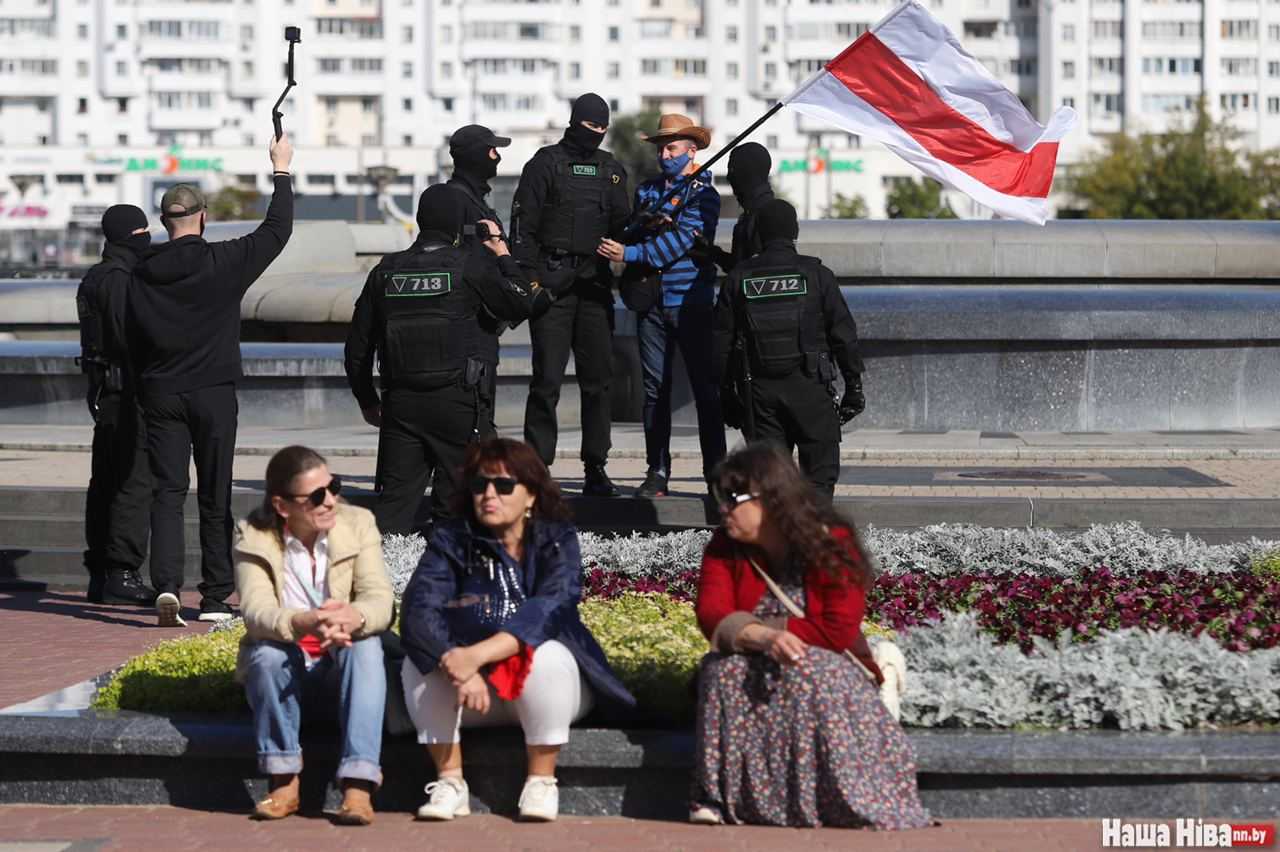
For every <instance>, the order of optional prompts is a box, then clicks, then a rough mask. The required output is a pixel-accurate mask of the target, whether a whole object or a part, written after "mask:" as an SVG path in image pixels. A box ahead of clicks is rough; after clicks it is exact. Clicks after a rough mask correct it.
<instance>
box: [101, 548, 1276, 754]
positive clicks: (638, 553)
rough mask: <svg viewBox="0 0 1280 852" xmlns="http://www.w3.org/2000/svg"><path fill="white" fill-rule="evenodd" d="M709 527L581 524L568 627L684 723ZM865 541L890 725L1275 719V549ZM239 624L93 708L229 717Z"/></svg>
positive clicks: (698, 643)
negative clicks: (896, 720)
mask: <svg viewBox="0 0 1280 852" xmlns="http://www.w3.org/2000/svg"><path fill="white" fill-rule="evenodd" d="M708 535H709V533H707V532H705V531H689V532H683V533H677V534H673V535H665V536H639V535H633V536H630V537H620V538H605V537H601V536H595V535H591V534H585V533H584V534H583V535H582V536H581V540H582V552H583V568H584V584H583V586H584V600H583V603H582V604H581V607H580V611H581V613H582V618H583V621H584V622H585V623H586V624H587V625H588V627H589V628H590V629H591V630H592V632H593V633H594V634H595V635H596V637H597V639H598V640H599V641H600V644H601V646H602V647H603V648H604V650H605V653H606V655H607V656H608V657H609V659H610V662H611V664H612V665H613V666H614V668H615V670H616V671H617V673H618V675H619V677H620V678H621V679H622V681H623V682H624V683H625V684H626V685H627V686H628V688H630V689H631V690H632V692H634V693H635V694H636V695H637V697H639V698H640V699H641V701H642V702H643V703H644V704H645V705H646V706H647V707H649V708H650V709H652V710H654V711H655V712H658V713H661V714H663V715H666V716H668V717H676V718H684V719H688V718H690V714H691V710H692V698H691V695H690V693H689V692H688V690H687V684H688V682H689V679H690V677H691V676H692V674H693V672H694V671H695V670H696V668H697V665H698V660H699V659H700V658H701V656H702V655H703V654H704V653H706V651H707V645H706V641H705V640H704V639H703V638H702V635H701V633H700V632H699V631H698V628H697V625H696V623H695V621H694V618H693V609H692V604H691V603H690V601H691V600H692V597H693V595H694V593H695V590H696V582H697V568H698V564H699V562H700V559H701V554H702V549H703V547H704V546H705V544H706V541H707V538H708ZM865 539H866V541H867V544H868V547H869V549H870V550H871V551H872V553H873V555H874V556H875V558H876V560H877V562H878V563H879V565H880V567H881V570H882V573H881V576H880V577H879V578H878V579H877V582H876V585H875V588H874V589H873V590H872V592H871V594H870V596H869V599H868V614H867V619H868V624H871V623H872V622H877V623H879V624H882V625H883V626H884V627H885V628H889V629H892V630H896V631H899V634H898V636H897V637H896V641H897V642H898V644H899V645H900V646H901V647H902V648H903V650H904V652H905V653H906V656H907V660H908V667H909V669H910V678H911V687H910V691H909V692H908V693H907V694H906V695H905V696H904V698H903V717H902V718H903V723H904V724H908V725H924V726H983V727H1008V726H1016V725H1036V726H1052V727H1061V728H1087V727H1095V726H1112V727H1120V728H1130V729H1132V728H1138V729H1141V728H1155V729H1161V728H1163V729H1177V728H1181V727H1186V726H1194V725H1221V724H1231V725H1234V724H1241V723H1274V722H1278V721H1280V692H1277V690H1276V689H1275V686H1274V685H1275V683H1276V682H1278V681H1280V617H1278V616H1277V611H1278V610H1280V551H1277V550H1276V548H1275V546H1274V544H1273V543H1270V542H1258V541H1254V542H1249V543H1244V544H1235V545H1206V544H1204V543H1202V542H1198V541H1196V540H1194V539H1191V538H1189V537H1188V538H1175V537H1172V536H1168V535H1163V536H1162V535H1158V534H1152V533H1149V532H1147V531H1145V530H1143V529H1142V528H1141V527H1139V526H1137V525H1136V524H1119V525H1112V526H1108V527H1094V528H1093V529H1091V530H1089V531H1088V532H1086V533H1084V534H1082V535H1079V536H1065V535H1059V534H1056V533H1053V532H1050V531H1044V530H990V529H981V528H974V527H949V526H941V527H929V528H926V529H922V530H916V531H912V532H897V531H883V530H868V531H867V532H866V534H865ZM423 547H424V542H423V541H422V539H421V538H419V537H417V536H409V537H405V536H388V537H387V539H386V540H385V542H384V555H385V557H386V561H387V565H388V569H389V571H390V573H391V577H392V584H393V586H394V587H395V589H396V592H397V594H399V593H400V592H402V591H403V588H404V585H405V583H407V582H408V579H409V576H410V575H411V574H412V571H413V568H414V567H416V565H417V562H418V559H419V558H420V556H421V553H422V550H423ZM993 566H1003V568H998V567H993ZM241 629H242V628H241ZM868 633H869V634H874V633H875V630H874V629H871V628H869V629H868ZM238 636H239V633H238V632H237V631H236V630H232V631H218V632H216V633H214V634H212V635H211V636H210V637H208V638H203V637H201V638H191V639H183V640H177V641H175V642H171V643H165V644H164V645H162V646H160V647H158V648H157V649H155V650H153V651H151V652H148V654H146V655H144V656H143V657H140V658H137V659H136V660H134V661H131V662H130V663H129V664H128V665H127V666H126V667H125V669H123V670H122V671H121V673H120V675H119V676H118V677H117V678H116V680H114V681H113V682H112V684H111V685H110V686H108V687H107V688H106V689H104V690H103V692H102V694H101V695H100V696H99V698H98V701H97V702H96V704H95V706H100V707H122V708H127V709H149V710H203V711H205V712H210V711H227V712H244V710H245V706H244V699H243V695H242V693H241V691H240V688H239V687H238V686H237V685H236V684H235V683H234V681H232V680H231V668H232V666H233V665H234V655H235V640H236V639H238Z"/></svg>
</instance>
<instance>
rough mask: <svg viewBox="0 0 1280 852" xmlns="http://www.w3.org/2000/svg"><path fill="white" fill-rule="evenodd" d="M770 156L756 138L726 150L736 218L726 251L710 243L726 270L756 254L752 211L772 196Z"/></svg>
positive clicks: (757, 240)
mask: <svg viewBox="0 0 1280 852" xmlns="http://www.w3.org/2000/svg"><path fill="white" fill-rule="evenodd" d="M771 168H773V159H772V158H771V157H770V156H769V151H768V149H766V148H765V147H764V146H763V145H761V144H760V143H758V142H744V143H742V144H741V145H739V146H738V147H736V148H734V149H733V150H732V151H731V152H729V186H730V187H732V189H733V197H734V198H736V199H737V200H738V207H739V208H740V211H739V213H738V221H737V222H736V223H734V226H733V245H732V246H731V247H730V249H729V251H725V250H724V249H722V248H720V247H719V246H712V254H713V256H714V260H715V262H716V265H717V266H719V267H720V268H721V269H722V270H724V272H725V273H726V274H728V273H730V272H732V271H733V269H734V267H735V266H737V265H738V264H739V263H741V262H742V261H744V260H746V259H747V258H749V257H751V256H753V255H756V254H759V253H760V250H761V248H762V245H761V242H760V233H759V230H758V229H757V227H756V214H758V213H759V212H760V208H761V207H763V206H764V205H766V204H768V203H769V202H770V201H772V200H773V189H772V187H770V186H769V170H770V169H771Z"/></svg>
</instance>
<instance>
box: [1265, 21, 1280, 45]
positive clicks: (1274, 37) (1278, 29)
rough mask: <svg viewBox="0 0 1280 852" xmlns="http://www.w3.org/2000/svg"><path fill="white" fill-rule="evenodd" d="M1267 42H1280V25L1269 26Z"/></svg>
mask: <svg viewBox="0 0 1280 852" xmlns="http://www.w3.org/2000/svg"><path fill="white" fill-rule="evenodd" d="M1267 41H1280V24H1267Z"/></svg>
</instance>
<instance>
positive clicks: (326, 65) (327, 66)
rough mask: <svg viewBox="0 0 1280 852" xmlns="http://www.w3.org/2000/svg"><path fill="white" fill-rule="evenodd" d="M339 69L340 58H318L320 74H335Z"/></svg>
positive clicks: (340, 64) (340, 68) (340, 66)
mask: <svg viewBox="0 0 1280 852" xmlns="http://www.w3.org/2000/svg"><path fill="white" fill-rule="evenodd" d="M341 70H342V60H341V59H321V60H320V73H321V74H337V73H338V72H339V71H341Z"/></svg>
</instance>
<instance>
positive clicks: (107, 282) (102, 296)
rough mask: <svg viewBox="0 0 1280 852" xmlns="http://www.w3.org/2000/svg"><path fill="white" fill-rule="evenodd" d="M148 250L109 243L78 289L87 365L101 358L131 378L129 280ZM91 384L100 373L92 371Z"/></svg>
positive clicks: (82, 337) (82, 343)
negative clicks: (127, 325) (127, 343)
mask: <svg viewBox="0 0 1280 852" xmlns="http://www.w3.org/2000/svg"><path fill="white" fill-rule="evenodd" d="M145 251H146V249H142V250H137V249H134V248H132V247H131V246H128V245H126V244H124V243H107V244H106V245H104V246H103V248H102V260H101V261H100V262H99V263H96V264H94V265H93V266H92V267H90V269H89V271H88V272H87V273H85V276H84V278H83V279H82V280H81V281H80V286H79V287H78V288H77V289H76V306H77V310H78V312H79V314H80V357H81V358H83V359H84V360H85V362H86V363H87V362H88V361H89V360H90V359H95V360H97V359H101V360H105V361H108V362H110V363H111V365H112V366H113V367H115V368H117V369H119V370H120V371H121V374H122V378H127V372H128V370H127V349H126V347H125V341H126V340H128V337H127V335H126V334H125V325H124V322H125V303H126V301H127V299H128V292H129V277H130V275H131V274H132V272H133V268H134V266H136V265H137V263H138V261H139V260H140V259H141V258H142V256H143V253H144V252H145ZM86 372H89V375H90V376H91V377H94V378H91V381H94V380H98V381H100V380H101V379H102V378H103V376H101V375H100V371H97V370H94V371H89V370H86Z"/></svg>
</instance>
